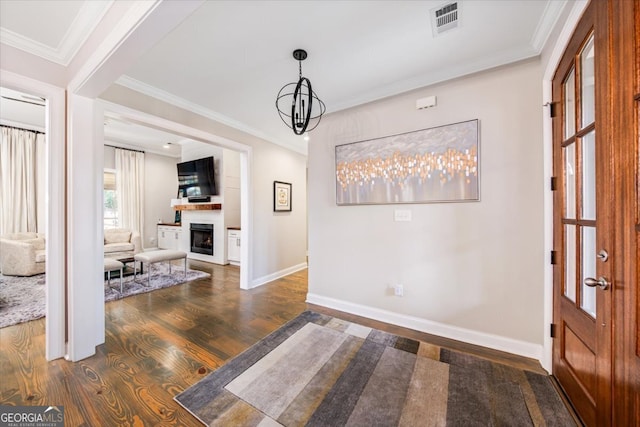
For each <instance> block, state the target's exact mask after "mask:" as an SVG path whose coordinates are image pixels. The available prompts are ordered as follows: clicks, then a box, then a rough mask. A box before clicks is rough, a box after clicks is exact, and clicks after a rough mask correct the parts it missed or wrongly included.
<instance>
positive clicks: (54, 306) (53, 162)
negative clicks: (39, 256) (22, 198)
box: [0, 70, 66, 360]
mask: <svg viewBox="0 0 640 427" xmlns="http://www.w3.org/2000/svg"><path fill="white" fill-rule="evenodd" d="M0 86H2V87H6V88H11V89H14V90H18V91H21V92H26V93H30V94H33V95H36V96H41V97H43V98H45V99H46V100H47V104H46V105H47V106H46V110H45V111H46V113H45V114H46V119H45V138H46V141H47V147H46V159H47V160H46V193H45V198H46V203H47V208H46V212H45V218H46V219H45V222H46V256H47V262H46V271H45V272H46V284H45V286H46V288H47V292H46V297H45V298H46V302H45V316H46V318H45V358H46V359H47V360H54V359H58V358H61V357H64V356H65V354H66V329H65V319H66V315H65V299H66V269H65V266H66V262H65V259H66V245H65V222H66V220H65V203H66V191H65V147H66V143H65V127H66V123H65V116H66V112H65V90H64V89H62V88H59V87H56V86H53V85H50V84H48V83H44V82H41V81H38V80H34V79H31V78H28V77H25V76H22V75H19V74H15V73H12V72H10V71H5V70H2V72H1V73H0Z"/></svg>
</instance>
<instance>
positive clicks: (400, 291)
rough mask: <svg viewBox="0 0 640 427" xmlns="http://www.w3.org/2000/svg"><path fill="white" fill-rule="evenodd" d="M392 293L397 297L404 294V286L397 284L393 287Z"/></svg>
mask: <svg viewBox="0 0 640 427" xmlns="http://www.w3.org/2000/svg"><path fill="white" fill-rule="evenodd" d="M393 291H394V295H395V296H397V297H401V296H404V286H402V285H400V284H398V285H395V286H394V287H393Z"/></svg>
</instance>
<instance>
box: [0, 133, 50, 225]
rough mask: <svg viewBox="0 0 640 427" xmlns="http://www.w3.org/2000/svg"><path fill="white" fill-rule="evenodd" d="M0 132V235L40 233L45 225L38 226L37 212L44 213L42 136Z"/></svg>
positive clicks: (44, 169) (40, 134) (43, 138)
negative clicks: (26, 232) (0, 133)
mask: <svg viewBox="0 0 640 427" xmlns="http://www.w3.org/2000/svg"><path fill="white" fill-rule="evenodd" d="M0 130H1V131H2V138H1V139H0V216H1V217H0V235H2V234H6V233H18V232H25V231H34V232H37V231H40V232H42V231H44V226H45V224H38V217H39V215H38V210H39V209H40V210H41V211H43V210H44V199H43V198H42V196H43V195H44V194H45V189H44V183H45V182H46V165H45V162H44V156H42V155H39V153H43V152H44V144H45V137H44V134H42V133H39V132H33V131H29V130H24V129H16V128H11V127H6V126H0ZM39 193H40V196H41V197H38V194H39ZM39 201H40V203H38V202H39ZM39 205H40V206H39ZM40 216H42V215H40ZM41 222H42V221H41ZM39 228H40V230H39Z"/></svg>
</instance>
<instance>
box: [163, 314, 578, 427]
mask: <svg viewBox="0 0 640 427" xmlns="http://www.w3.org/2000/svg"><path fill="white" fill-rule="evenodd" d="M175 400H176V401H177V402H178V403H180V404H181V405H182V406H183V407H185V408H186V409H187V410H188V411H189V412H191V413H192V414H193V415H194V416H195V417H196V418H198V419H199V420H200V421H201V422H202V423H204V424H206V425H216V426H229V425H242V426H257V425H260V426H279V425H283V426H302V425H307V426H345V425H352V426H398V425H399V426H467V425H487V426H499V425H503V426H515V425H517V426H529V425H531V426H533V425H556V426H575V425H576V424H575V422H574V420H573V418H572V416H571V415H570V413H569V412H568V410H567V409H566V407H565V406H564V404H563V402H562V400H561V399H560V397H559V395H558V393H557V392H556V390H555V388H554V386H553V384H552V383H551V380H550V378H549V377H548V376H546V375H540V374H538V373H534V372H530V371H524V370H520V369H517V368H514V367H511V366H507V365H502V364H499V363H494V362H491V361H488V360H485V359H481V358H478V357H475V356H471V355H468V354H463V353H459V352H456V351H451V350H448V349H445V348H441V347H437V346H434V345H431V344H427V343H424V342H420V341H415V340H412V339H408V338H403V337H400V336H396V335H392V334H389V333H386V332H382V331H379V330H375V329H371V328H368V327H365V326H362V325H358V324H355V323H350V322H346V321H344V320H340V319H337V318H334V317H330V316H325V315H322V314H319V313H315V312H311V311H307V312H304V313H302V314H301V315H300V316H299V317H297V318H295V319H294V320H292V321H291V322H289V323H287V324H286V325H285V326H283V327H282V328H280V329H278V330H277V331H275V332H274V333H272V334H271V335H269V336H267V337H266V338H264V339H263V340H261V341H259V342H258V343H257V344H255V345H254V346H252V347H251V348H249V349H248V350H246V351H245V352H244V353H242V354H240V355H239V356H237V357H236V358H234V359H232V360H231V361H229V362H228V363H226V364H225V365H223V366H222V367H220V368H219V369H217V370H216V371H214V372H212V373H211V374H210V375H208V376H207V377H205V378H204V379H202V380H201V381H199V382H198V383H196V384H194V385H193V386H191V387H189V388H188V389H186V390H185V391H183V392H182V393H180V394H178V395H177V396H176V397H175Z"/></svg>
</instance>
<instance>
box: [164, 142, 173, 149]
mask: <svg viewBox="0 0 640 427" xmlns="http://www.w3.org/2000/svg"><path fill="white" fill-rule="evenodd" d="M162 148H165V149H167V150H168V149H169V148H171V143H170V142H167V143H166V144H164V145H163V146H162Z"/></svg>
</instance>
